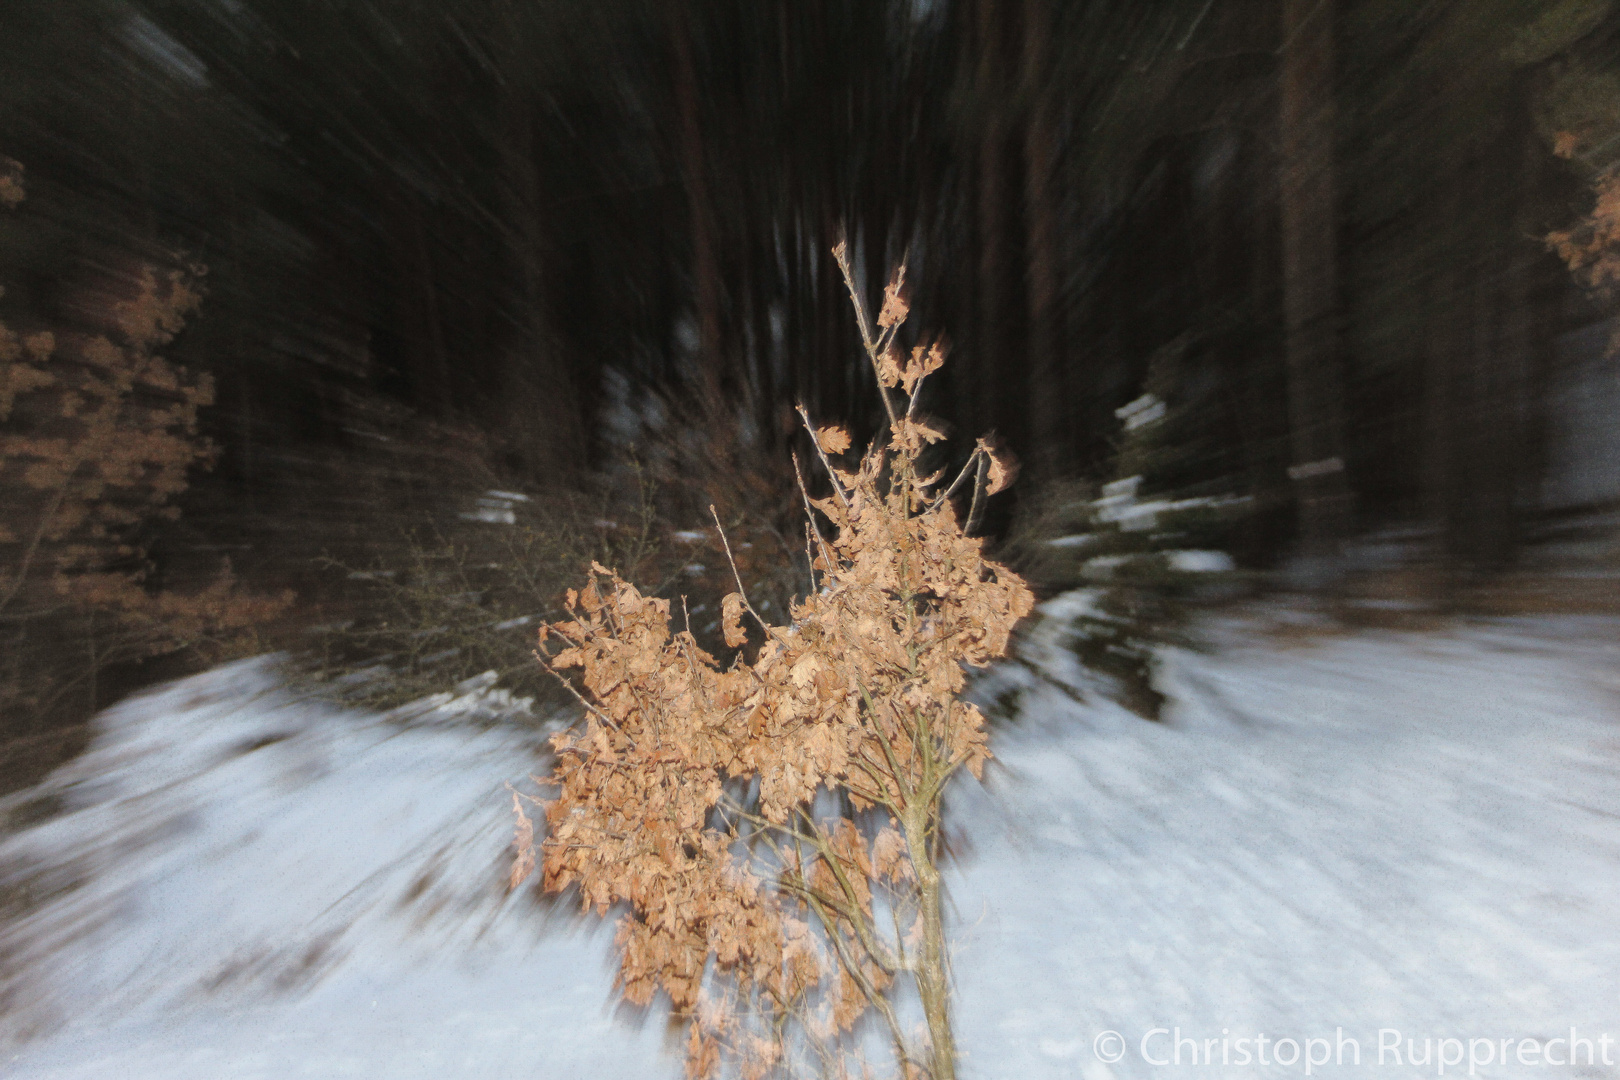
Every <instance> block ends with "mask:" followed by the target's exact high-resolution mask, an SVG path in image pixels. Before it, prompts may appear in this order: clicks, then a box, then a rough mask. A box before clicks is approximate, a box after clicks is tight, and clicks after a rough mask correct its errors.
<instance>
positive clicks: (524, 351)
mask: <svg viewBox="0 0 1620 1080" xmlns="http://www.w3.org/2000/svg"><path fill="white" fill-rule="evenodd" d="M508 62H509V63H511V64H516V63H518V60H517V59H516V58H515V57H509V58H508ZM509 70H517V69H516V68H515V67H514V68H509ZM504 112H505V114H506V116H507V132H506V135H505V137H504V138H503V139H502V140H501V147H502V151H503V161H502V168H503V171H504V172H505V174H506V176H505V180H506V183H505V184H504V185H503V187H504V190H505V192H506V207H505V217H506V225H507V228H506V240H507V243H508V244H510V245H511V247H512V258H513V261H514V262H515V263H516V265H517V271H518V281H517V285H516V288H515V289H514V295H513V304H514V306H515V307H516V309H517V310H515V311H514V312H513V313H512V319H513V325H514V328H515V330H516V333H517V341H516V343H515V346H514V350H513V351H514V352H515V353H516V354H517V355H516V356H515V357H514V358H513V361H512V362H510V363H507V364H503V365H502V370H503V372H504V373H505V374H504V377H503V379H502V382H503V383H504V385H503V387H502V399H503V401H502V405H501V408H502V412H503V415H502V417H501V419H502V422H503V426H504V427H505V428H506V430H507V431H508V432H509V433H510V437H511V438H512V439H513V440H514V442H515V443H516V445H517V447H518V452H519V454H520V456H521V457H522V458H523V460H524V464H525V465H526V466H527V467H528V468H529V469H530V470H531V471H533V472H536V473H541V474H546V475H552V476H567V475H568V474H570V473H572V472H574V471H576V470H577V469H579V468H580V467H582V466H583V465H584V464H585V456H586V455H585V445H584V441H585V440H584V433H585V418H584V417H582V416H581V415H580V403H579V396H578V391H577V387H576V386H575V385H574V374H573V371H572V370H571V365H570V363H569V357H568V355H567V353H566V352H565V351H564V347H563V344H562V342H561V341H560V340H559V338H558V335H557V334H556V333H554V332H553V326H552V322H551V289H550V288H549V287H548V282H547V280H546V265H545V264H546V255H547V251H546V243H547V238H546V232H545V226H544V224H543V222H542V220H541V216H540V206H541V204H542V191H541V177H540V169H539V164H538V162H537V160H536V157H535V131H534V112H533V109H532V106H531V104H530V102H529V101H528V98H527V94H526V93H525V92H524V91H523V90H521V89H517V90H514V91H513V92H512V97H511V100H509V101H508V102H507V104H506V108H505V110H504Z"/></svg>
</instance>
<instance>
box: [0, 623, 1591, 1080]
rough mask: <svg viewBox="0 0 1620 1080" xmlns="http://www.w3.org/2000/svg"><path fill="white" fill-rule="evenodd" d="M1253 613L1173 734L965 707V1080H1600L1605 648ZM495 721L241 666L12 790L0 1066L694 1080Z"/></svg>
mask: <svg viewBox="0 0 1620 1080" xmlns="http://www.w3.org/2000/svg"><path fill="white" fill-rule="evenodd" d="M1068 604H1069V606H1071V607H1072V606H1073V601H1072V600H1071V601H1069V602H1068ZM1057 606H1058V610H1059V611H1061V610H1062V608H1063V606H1064V602H1063V601H1059V602H1057ZM1272 617H1273V616H1271V615H1266V616H1264V617H1258V616H1257V617H1256V618H1253V619H1250V620H1249V621H1247V622H1240V621H1238V620H1236V619H1228V620H1227V621H1225V622H1224V623H1221V624H1219V625H1214V626H1212V627H1210V632H1211V634H1212V636H1213V637H1214V638H1215V639H1216V640H1218V641H1219V642H1221V645H1222V647H1221V648H1220V649H1219V650H1218V651H1216V652H1213V653H1206V654H1192V653H1178V654H1175V655H1173V656H1171V657H1170V658H1169V659H1168V660H1167V662H1166V667H1165V670H1164V672H1163V680H1164V684H1165V687H1166V688H1167V689H1168V690H1169V691H1170V694H1171V699H1172V704H1171V707H1170V708H1169V710H1168V713H1167V715H1168V723H1166V724H1163V725H1154V724H1150V723H1147V722H1145V721H1142V720H1139V719H1137V718H1135V717H1133V716H1130V715H1128V714H1126V713H1123V712H1122V711H1120V710H1117V709H1115V708H1112V707H1110V706H1107V705H1106V704H1101V703H1096V702H1092V703H1090V704H1080V703H1077V701H1076V700H1075V693H1074V688H1073V687H1064V686H1063V685H1062V684H1065V683H1073V684H1075V685H1076V686H1080V685H1083V684H1082V683H1081V682H1080V679H1081V675H1080V673H1079V672H1077V671H1075V670H1073V669H1072V667H1071V666H1070V661H1069V660H1067V659H1066V658H1065V654H1064V653H1063V651H1062V650H1061V649H1060V648H1058V647H1057V645H1059V644H1060V642H1058V641H1057V640H1056V637H1057V636H1058V635H1057V634H1055V633H1047V634H1044V635H1037V637H1036V638H1035V640H1034V641H1033V642H1032V644H1031V649H1030V659H1031V660H1032V661H1034V662H1035V666H1036V668H1037V669H1038V670H1039V671H1040V672H1041V674H1039V675H1038V674H1036V673H1035V671H1032V670H1030V669H1028V668H1020V667H1017V666H1009V667H1007V668H1005V669H1003V670H1002V671H1001V672H999V673H997V674H995V675H994V676H992V678H991V680H990V681H989V682H988V683H987V685H986V686H985V691H986V692H987V693H989V694H992V695H998V696H1001V697H1002V698H1003V699H1004V700H1007V699H1010V697H1011V696H1012V695H1013V694H1015V693H1016V694H1019V695H1021V698H1020V708H1019V710H1018V711H1019V714H1020V719H1018V720H1016V721H1014V722H1012V723H1010V724H1009V725H1008V726H1006V727H1004V728H1003V729H1001V730H1000V731H999V732H998V733H997V741H996V743H995V746H996V749H997V753H998V755H999V757H1000V764H999V766H998V767H997V768H996V769H995V770H994V771H993V772H992V773H991V774H988V783H987V785H986V786H985V787H983V788H979V787H976V786H974V785H971V784H964V785H963V786H962V787H961V788H959V789H958V790H957V791H956V792H955V793H954V794H953V796H952V803H951V806H950V810H949V812H950V814H951V819H952V822H953V832H954V836H953V846H954V848H955V850H956V853H957V863H956V869H955V871H954V876H953V881H952V895H953V900H954V904H955V908H956V918H957V941H958V952H957V955H956V976H957V983H958V999H957V1002H958V1026H959V1030H960V1039H961V1044H962V1047H963V1053H964V1060H963V1070H962V1071H963V1073H964V1075H966V1076H969V1077H987V1078H988V1077H1008V1078H1023V1077H1031V1078H1042V1077H1079V1078H1082V1080H1108V1078H1116V1080H1124V1078H1128V1077H1129V1078H1136V1077H1172V1076H1230V1077H1249V1076H1263V1077H1271V1076H1294V1075H1306V1074H1307V1066H1308V1067H1309V1075H1329V1076H1343V1077H1351V1076H1359V1075H1362V1074H1364V1073H1365V1074H1368V1075H1380V1076H1390V1077H1411V1076H1435V1075H1442V1073H1441V1069H1442V1067H1443V1069H1444V1073H1443V1075H1467V1074H1468V1071H1469V1068H1470V1062H1469V1057H1468V1055H1469V1054H1470V1053H1472V1056H1473V1075H1477V1076H1486V1077H1514V1078H1517V1077H1538V1076H1548V1077H1574V1076H1580V1077H1620V1042H1617V1040H1620V627H1617V625H1616V624H1615V623H1613V622H1603V621H1596V620H1590V621H1582V620H1574V619H1567V620H1547V621H1542V622H1538V623H1534V624H1530V623H1524V624H1509V623H1494V624H1490V625H1482V626H1476V627H1471V628H1467V629H1459V630H1455V631H1450V632H1446V633H1430V634H1395V633H1374V632H1362V633H1355V634H1349V633H1342V634H1327V633H1320V632H1318V631H1317V630H1316V629H1315V628H1313V627H1311V626H1309V625H1304V626H1301V627H1293V628H1287V627H1285V628H1284V629H1285V631H1286V632H1284V633H1280V634H1278V633H1271V632H1269V630H1268V628H1267V627H1265V626H1262V625H1261V624H1262V623H1264V622H1266V621H1267V619H1270V618H1272ZM1057 626H1058V624H1057V623H1056V622H1054V623H1053V624H1051V626H1050V629H1052V630H1054V631H1055V630H1056V629H1057ZM476 700H477V699H476V698H469V699H467V700H465V701H460V702H449V703H446V704H445V705H444V707H443V708H441V709H440V711H439V712H437V713H432V714H428V715H426V716H423V717H421V718H419V719H418V720H417V721H416V722H414V723H410V724H400V723H391V722H385V721H383V720H381V719H379V718H377V717H375V716H368V715H365V714H357V713H341V712H338V711H336V710H334V709H333V708H331V707H330V706H327V705H324V704H321V703H319V702H316V701H312V700H308V699H303V698H300V697H299V696H298V695H297V694H296V693H295V692H294V691H293V690H291V689H289V688H288V687H287V686H286V685H285V684H284V683H283V681H282V680H281V678H280V677H279V676H278V674H277V670H276V666H275V663H274V661H273V660H270V659H261V660H255V661H247V662H244V663H240V664H236V665H232V666H230V667H226V668H221V669H219V670H216V671H213V672H210V673H208V674H205V675H201V676H198V677H196V678H192V679H188V680H185V681H182V682H179V683H175V684H172V685H169V686H167V687H163V688H160V689H159V690H157V691H155V692H152V693H149V694H147V695H144V696H141V697H138V698H135V699H132V700H130V701H127V702H125V703H124V704H122V705H120V706H118V707H117V708H115V709H112V710H110V711H109V712H108V713H106V714H105V715H104V716H103V717H102V718H101V719H100V721H99V724H100V733H99V735H98V737H97V738H96V740H95V742H94V743H93V745H92V747H91V749H90V750H89V751H88V752H87V753H86V754H84V755H83V756H81V757H80V758H79V759H78V760H76V761H75V762H73V763H72V764H70V765H68V766H67V767H65V768H63V769H62V770H60V771H58V773H56V774H55V775H53V776H52V777H51V778H50V779H48V780H47V781H46V782H45V783H43V784H42V785H40V786H39V787H37V788H35V789H32V790H31V791H28V792H24V793H21V794H19V795H16V796H12V797H9V798H7V799H6V800H4V801H0V815H3V818H0V820H3V821H4V822H5V823H6V828H7V832H6V834H5V835H4V836H3V837H0V913H4V917H3V919H0V1075H3V1076H6V1077H16V1078H18V1080H44V1078H64V1080H65V1078H80V1077H83V1078H89V1077H96V1078H98V1080H109V1078H115V1080H124V1078H129V1080H158V1078H162V1080H216V1078H217V1080H248V1078H259V1077H264V1078H270V1077H301V1076H302V1077H328V1076H360V1077H375V1078H378V1080H383V1078H387V1080H413V1078H416V1077H423V1078H426V1077H434V1078H439V1077H492V1078H506V1077H513V1078H517V1077H546V1078H551V1077H590V1078H598V1077H601V1078H607V1077H619V1076H623V1077H638V1078H639V1077H647V1078H651V1077H658V1076H670V1077H673V1076H677V1075H679V1072H680V1068H679V1060H678V1055H677V1054H675V1053H674V1052H673V1049H672V1048H669V1047H668V1046H667V1043H666V1037H665V1033H664V1031H663V1027H662V1025H661V1024H660V1023H659V1022H658V1020H657V1018H656V1017H646V1016H638V1015H636V1014H634V1013H630V1012H626V1011H625V1010H622V1009H616V1008H615V1007H614V1005H613V1003H612V993H611V981H612V979H611V965H610V961H609V959H608V951H609V945H610V940H609V935H608V934H607V933H605V932H604V928H603V927H600V926H598V925H596V924H595V923H594V920H586V921H581V920H579V919H578V918H577V917H575V916H574V915H572V914H571V913H569V912H565V911H559V910H556V909H553V908H549V907H547V906H545V905H543V904H540V903H537V902H536V901H535V900H534V898H533V897H532V895H529V894H527V893H520V894H518V895H516V896H511V897H508V896H506V895H505V894H504V891H503V886H502V881H501V878H502V876H503V875H504V872H505V869H506V865H507V854H506V850H505V849H506V845H507V844H508V843H509V841H510V838H511V820H510V816H509V814H510V796H508V795H507V794H506V792H505V791H504V790H503V785H504V784H505V783H507V782H509V781H518V780H520V779H521V778H522V777H523V776H524V775H525V773H526V772H527V771H528V763H529V761H530V760H532V753H533V748H534V745H535V743H534V736H533V734H532V732H529V733H525V732H524V731H523V730H522V729H520V728H514V727H512V726H508V725H500V724H493V725H492V724H487V723H477V722H473V721H475V720H476V719H477V718H476V717H469V716H468V715H467V711H466V707H467V706H468V705H469V704H475V703H476ZM1571 1028H1574V1029H1575V1038H1576V1040H1577V1042H1576V1044H1575V1046H1576V1052H1577V1055H1578V1057H1577V1060H1578V1064H1575V1065H1571V1064H1567V1063H1564V1064H1560V1063H1559V1062H1567V1061H1568V1057H1569V1050H1570V1046H1569V1043H1568V1040H1569V1038H1570V1029H1571ZM1176 1029H1179V1036H1180V1038H1181V1039H1182V1040H1183V1041H1182V1042H1181V1043H1180V1045H1179V1047H1178V1046H1177V1045H1176V1036H1177V1030H1176ZM1110 1033H1113V1035H1117V1038H1113V1037H1111V1035H1110ZM1396 1033H1398V1038H1399V1040H1400V1041H1399V1052H1400V1055H1401V1057H1400V1058H1399V1059H1397V1058H1396V1057H1395V1056H1394V1055H1393V1054H1392V1053H1391V1047H1392V1046H1393V1045H1395V1044H1394V1041H1393V1040H1394V1039H1395V1038H1396V1037H1397V1035H1396ZM1261 1035H1264V1036H1265V1042H1264V1043H1263V1044H1261V1043H1260V1042H1259V1041H1258V1037H1259V1036H1261ZM1605 1037H1606V1038H1607V1041H1606V1042H1604V1041H1603V1040H1604V1039H1605ZM1245 1039H1246V1040H1248V1041H1247V1042H1242V1040H1245ZM1408 1039H1410V1040H1413V1042H1412V1045H1411V1047H1410V1048H1415V1049H1416V1050H1417V1053H1418V1057H1419V1058H1420V1059H1421V1058H1422V1057H1423V1054H1424V1044H1425V1040H1428V1042H1429V1044H1430V1051H1429V1061H1428V1063H1427V1064H1413V1063H1412V1062H1411V1061H1409V1060H1407V1054H1408V1051H1409V1046H1408V1042H1407V1040H1408ZM1560 1039H1562V1040H1565V1041H1564V1042H1563V1043H1558V1042H1556V1041H1554V1040H1560ZM1588 1039H1589V1040H1591V1042H1590V1047H1591V1054H1592V1058H1593V1061H1592V1062H1591V1064H1588V1062H1587V1053H1588V1050H1587V1045H1588V1044H1585V1043H1582V1042H1580V1041H1579V1040H1588ZM1290 1040H1291V1041H1290ZM1313 1040H1319V1041H1313ZM1445 1040H1453V1041H1445ZM1532 1040H1533V1041H1532ZM1381 1044H1382V1051H1381V1049H1380V1047H1381ZM1262 1045H1263V1047H1264V1049H1263V1053H1264V1058H1263V1060H1264V1061H1265V1062H1266V1064H1264V1065H1262V1064H1260V1061H1261V1060H1262V1058H1261V1056H1260V1055H1261V1047H1262ZM1504 1049H1505V1050H1506V1053H1507V1063H1506V1064H1504V1063H1503V1056H1502V1051H1503V1050H1504ZM1178 1050H1179V1054H1180V1064H1179V1065H1178V1064H1177V1063H1176V1062H1175V1060H1174V1057H1175V1055H1176V1054H1177V1052H1178ZM1487 1050H1488V1051H1489V1052H1490V1061H1489V1062H1488V1063H1487V1062H1486V1061H1485V1056H1486V1052H1487ZM1357 1051H1359V1062H1358V1061H1357V1060H1356V1058H1355V1053H1356V1052H1357ZM1223 1053H1224V1055H1225V1058H1226V1062H1227V1064H1226V1065H1224V1066H1223V1065H1222V1064H1221V1061H1222V1056H1223ZM1605 1053H1607V1057H1608V1062H1609V1063H1608V1064H1605V1063H1604V1055H1605ZM1194 1054H1196V1056H1197V1064H1194V1063H1193V1061H1192V1060H1190V1059H1191V1058H1192V1056H1193V1055H1194ZM1206 1054H1207V1055H1208V1060H1209V1064H1207V1065H1206V1064H1204V1062H1205V1060H1206ZM1291 1054H1297V1056H1296V1057H1294V1058H1293V1060H1292V1061H1290V1056H1291ZM1245 1055H1246V1056H1247V1059H1248V1060H1247V1063H1245V1060H1244V1057H1245ZM1279 1055H1280V1057H1279ZM1324 1057H1325V1058H1326V1059H1327V1060H1326V1062H1324V1061H1323V1060H1322V1059H1323V1058H1324ZM1381 1058H1382V1060H1380V1059H1381ZM1454 1058H1455V1060H1454ZM1109 1059H1112V1060H1109ZM1279 1061H1280V1062H1281V1063H1279ZM1341 1061H1342V1063H1341ZM1156 1062H1164V1063H1163V1064H1157V1063H1156ZM1549 1062H1551V1063H1549Z"/></svg>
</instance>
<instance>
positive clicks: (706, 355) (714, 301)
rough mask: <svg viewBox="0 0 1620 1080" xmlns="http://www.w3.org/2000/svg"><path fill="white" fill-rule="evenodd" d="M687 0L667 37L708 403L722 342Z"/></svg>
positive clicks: (716, 395)
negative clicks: (671, 63)
mask: <svg viewBox="0 0 1620 1080" xmlns="http://www.w3.org/2000/svg"><path fill="white" fill-rule="evenodd" d="M692 7H693V4H692V3H691V0H677V2H675V3H672V4H671V5H670V8H669V11H670V24H669V26H670V38H671V45H672V49H673V52H674V57H675V100H676V105H677V108H678V109H679V110H680V118H681V130H680V143H681V172H682V177H683V179H684V180H685V182H686V203H687V216H688V220H689V227H690V229H691V234H692V287H693V291H694V302H695V304H696V306H697V322H698V392H699V393H700V394H701V395H702V397H703V399H704V402H705V404H706V405H708V406H709V407H717V406H718V405H719V403H720V393H721V377H720V376H721V371H722V370H723V365H722V359H721V356H722V353H721V350H722V343H721V340H720V335H721V313H720V305H721V282H720V260H719V254H718V251H717V250H716V238H715V222H714V207H713V205H712V204H711V203H710V201H709V178H708V174H707V172H706V171H705V170H706V166H705V162H704V157H705V155H704V153H703V121H702V117H701V116H700V115H699V97H698V89H697V65H696V63H695V61H694V60H693V57H692Z"/></svg>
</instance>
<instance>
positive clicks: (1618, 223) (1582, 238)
mask: <svg viewBox="0 0 1620 1080" xmlns="http://www.w3.org/2000/svg"><path fill="white" fill-rule="evenodd" d="M1593 187H1594V188H1595V190H1596V193H1597V202H1596V205H1594V206H1593V208H1592V212H1591V213H1590V214H1588V215H1587V216H1586V218H1585V219H1583V220H1582V221H1580V222H1579V223H1577V224H1576V225H1575V227H1574V228H1572V229H1565V230H1561V231H1558V232H1553V233H1549V234H1548V235H1547V246H1548V247H1550V248H1551V249H1552V250H1553V251H1554V252H1555V253H1556V254H1557V255H1558V257H1559V258H1560V259H1563V260H1564V264H1565V265H1566V266H1568V267H1569V269H1570V273H1572V274H1574V275H1575V279H1576V280H1577V281H1579V282H1580V283H1581V285H1582V286H1583V287H1584V288H1586V289H1587V290H1588V291H1590V292H1591V293H1593V294H1594V295H1597V296H1599V297H1602V298H1604V299H1607V300H1612V299H1614V298H1615V296H1616V295H1617V293H1620V169H1610V170H1608V171H1607V172H1604V173H1603V174H1601V175H1600V176H1599V177H1598V178H1597V180H1596V181H1595V183H1594V185H1593Z"/></svg>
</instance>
